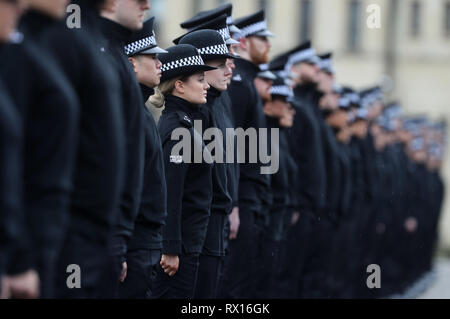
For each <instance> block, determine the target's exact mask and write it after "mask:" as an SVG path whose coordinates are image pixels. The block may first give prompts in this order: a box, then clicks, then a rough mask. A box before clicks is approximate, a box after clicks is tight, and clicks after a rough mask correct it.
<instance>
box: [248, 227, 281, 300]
mask: <svg viewBox="0 0 450 319" xmlns="http://www.w3.org/2000/svg"><path fill="white" fill-rule="evenodd" d="M271 237H272V236H264V237H263V239H262V241H261V247H260V249H259V253H260V254H259V256H258V258H257V261H258V263H257V265H256V267H257V268H256V269H255V271H256V283H255V289H254V295H253V296H252V297H253V298H257V299H267V298H274V297H276V292H275V289H274V288H275V280H276V274H277V266H278V258H279V249H280V241H279V240H276V239H274V238H271Z"/></svg>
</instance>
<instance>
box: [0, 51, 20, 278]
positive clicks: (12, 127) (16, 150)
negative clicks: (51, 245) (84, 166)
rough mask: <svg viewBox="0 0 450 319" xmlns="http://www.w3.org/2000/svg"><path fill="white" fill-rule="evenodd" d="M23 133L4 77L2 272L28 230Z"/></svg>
mask: <svg viewBox="0 0 450 319" xmlns="http://www.w3.org/2000/svg"><path fill="white" fill-rule="evenodd" d="M0 50H1V48H0ZM22 134H23V127H22V122H21V120H20V117H19V114H18V113H17V110H16V108H15V106H14V105H13V104H12V101H11V99H10V97H9V96H8V94H7V92H6V90H5V87H4V86H3V82H2V81H1V80H0V275H2V274H4V273H5V272H6V271H7V269H8V260H9V255H10V253H11V249H12V248H13V247H14V246H15V242H16V241H18V240H20V238H21V237H22V236H23V234H24V232H25V229H24V226H25V225H24V219H23V216H22V214H23V213H22V206H21V205H22V177H21V176H22V165H21V164H22V163H23V152H22V151H23V145H22V143H23V136H22Z"/></svg>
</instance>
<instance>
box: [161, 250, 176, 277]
mask: <svg viewBox="0 0 450 319" xmlns="http://www.w3.org/2000/svg"><path fill="white" fill-rule="evenodd" d="M179 264H180V259H179V258H178V255H162V257H161V262H160V265H161V267H162V269H163V270H164V272H165V273H166V274H168V275H169V276H170V277H172V276H174V275H175V274H176V272H177V271H178V266H179Z"/></svg>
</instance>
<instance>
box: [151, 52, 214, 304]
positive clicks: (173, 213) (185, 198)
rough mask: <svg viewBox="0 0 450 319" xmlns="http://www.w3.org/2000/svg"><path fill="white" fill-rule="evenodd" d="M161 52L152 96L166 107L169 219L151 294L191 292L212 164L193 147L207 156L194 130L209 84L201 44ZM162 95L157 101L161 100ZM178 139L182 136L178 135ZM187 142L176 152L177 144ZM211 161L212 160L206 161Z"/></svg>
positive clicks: (164, 128) (185, 294) (180, 295)
mask: <svg viewBox="0 0 450 319" xmlns="http://www.w3.org/2000/svg"><path fill="white" fill-rule="evenodd" d="M167 51H168V53H167V54H163V55H158V58H160V60H161V62H162V64H163V65H162V67H161V71H162V76H161V84H160V85H159V92H158V94H156V96H152V97H151V99H150V101H151V102H152V104H154V105H157V104H159V105H161V98H163V99H164V100H165V109H164V111H163V113H162V116H161V118H160V120H159V123H158V130H159V133H160V136H161V141H162V147H163V156H164V163H165V173H166V183H167V219H166V225H165V227H164V229H163V251H162V252H163V256H162V258H161V262H160V267H158V268H157V275H156V279H155V282H154V287H153V294H152V297H153V298H169V299H173V298H179V299H186V298H193V296H194V288H195V284H196V280H197V273H198V266H199V255H200V253H201V251H202V247H203V244H204V240H205V236H206V230H207V226H208V221H209V214H210V206H211V201H212V179H211V171H212V165H211V164H209V163H206V161H201V163H198V161H196V163H193V158H194V152H201V154H202V155H205V156H207V154H208V151H207V149H205V145H204V143H203V139H202V137H201V136H200V134H199V133H198V132H196V131H195V130H194V127H193V124H194V120H196V119H201V118H202V116H201V113H200V105H201V104H205V103H206V96H207V91H208V89H209V85H208V83H207V82H206V80H205V75H204V72H205V71H210V70H214V69H215V68H214V67H210V66H206V65H205V64H204V62H203V60H202V58H201V56H200V55H199V53H198V51H197V49H196V48H195V47H193V46H191V45H186V44H185V45H178V46H175V47H171V48H169V49H167ZM158 99H159V101H158ZM180 135H181V139H182V140H180V141H178V139H179V138H180ZM181 142H184V144H187V145H189V146H188V147H186V148H182V152H177V151H176V149H177V146H178V145H177V144H178V143H181ZM208 162H209V161H208Z"/></svg>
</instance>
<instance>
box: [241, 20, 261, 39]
mask: <svg viewBox="0 0 450 319" xmlns="http://www.w3.org/2000/svg"><path fill="white" fill-rule="evenodd" d="M240 30H241V32H240V33H239V34H238V35H236V38H237V40H240V39H242V38H245V37H247V36H249V35H252V34H255V33H257V32H261V31H264V30H267V22H266V21H261V22H258V23H254V24H250V25H248V26H246V27H243V28H240Z"/></svg>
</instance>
